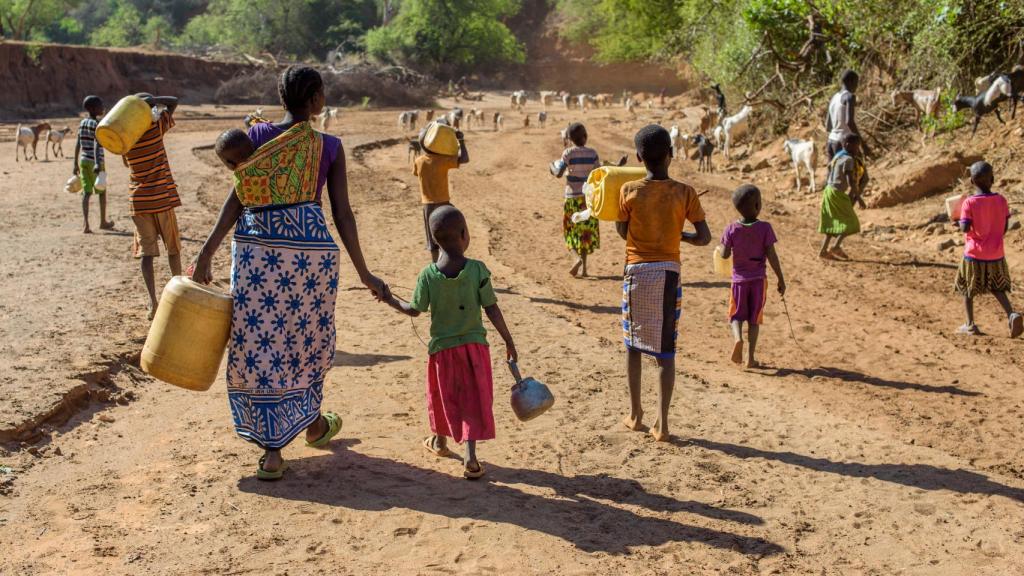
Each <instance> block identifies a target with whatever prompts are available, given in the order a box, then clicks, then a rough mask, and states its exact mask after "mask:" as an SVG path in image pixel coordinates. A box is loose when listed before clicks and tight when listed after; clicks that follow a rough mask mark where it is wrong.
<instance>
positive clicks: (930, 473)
mask: <svg viewBox="0 0 1024 576" xmlns="http://www.w3.org/2000/svg"><path fill="white" fill-rule="evenodd" d="M687 444H689V445H690V446H699V447H701V448H704V449H706V450H714V451H715V452H721V453H723V454H728V455H729V456H733V457H736V458H742V459H746V458H762V459H765V460H772V461H774V462H782V463H784V464H790V465H792V466H800V467H801V468H807V469H809V470H816V471H818V472H829V473H831V474H840V475H842V476H849V477H850V478H874V479H876V480H882V481H883V482H892V483H893V484H902V485H904V486H910V487H912V488H920V489H921V490H949V491H951V492H959V493H961V494H988V495H992V496H1005V497H1007V498H1010V499H1013V500H1016V501H1018V502H1024V490H1022V489H1020V488H1014V487H1012V486H1006V485H1004V484H1000V483H998V482H994V481H992V480H989V478H988V476H985V475H984V474H979V473H977V472H971V471H969V470H950V469H948V468H939V467H938V466H932V465H930V464H861V463H859V462H835V461H833V460H829V459H827V458H813V457H811V456H805V455H803V454H796V453H795V452H772V451H770V450H759V449H757V448H750V447H747V446H739V445H737V444H726V443H723V442H714V441H711V440H703V439H700V438H695V439H691V440H689V441H688V442H687Z"/></svg>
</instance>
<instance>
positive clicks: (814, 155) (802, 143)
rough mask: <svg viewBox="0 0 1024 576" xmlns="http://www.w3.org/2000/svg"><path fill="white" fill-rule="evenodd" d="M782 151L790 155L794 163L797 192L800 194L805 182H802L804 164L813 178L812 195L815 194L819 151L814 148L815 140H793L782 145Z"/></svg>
mask: <svg viewBox="0 0 1024 576" xmlns="http://www.w3.org/2000/svg"><path fill="white" fill-rule="evenodd" d="M782 150H783V152H786V153H788V154H789V158H790V160H791V161H792V162H793V171H794V172H796V191H797V194H799V193H800V188H801V185H802V184H803V182H802V181H801V180H800V165H801V164H803V166H804V168H806V169H807V173H808V174H810V178H811V194H814V192H815V190H816V188H817V187H816V186H815V185H814V171H815V170H816V169H817V168H818V149H817V148H816V147H815V146H814V140H801V139H799V138H791V139H788V140H786V141H785V142H783V143H782Z"/></svg>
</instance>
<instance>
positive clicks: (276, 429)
mask: <svg viewBox="0 0 1024 576" xmlns="http://www.w3.org/2000/svg"><path fill="white" fill-rule="evenodd" d="M339 256H340V254H339V251H338V246H337V245H336V244H335V243H334V239H333V238H331V234H330V232H329V231H328V230H327V224H326V222H325V220H324V214H323V211H322V209H321V208H320V205H319V204H315V203H303V204H293V205H288V206H271V207H267V208H258V209H252V208H247V209H245V211H244V212H243V213H242V216H241V217H240V218H239V219H238V223H237V225H236V226H235V237H234V241H233V242H232V246H231V295H232V297H233V298H234V312H233V314H232V318H231V340H230V341H229V343H228V367H227V383H228V400H229V402H230V405H231V414H232V416H233V418H234V421H235V431H236V432H237V433H238V435H239V436H241V437H242V438H245V439H246V440H249V441H251V442H254V443H256V444H258V445H259V446H261V447H263V448H264V449H271V450H273V449H278V448H282V447H284V446H286V445H287V444H288V443H289V442H291V441H292V440H293V439H294V438H295V437H296V436H297V435H298V434H299V433H300V432H302V431H303V430H304V429H305V428H306V427H307V426H309V425H310V424H312V423H313V422H315V421H316V419H317V418H318V417H319V416H320V401H321V399H322V398H323V383H324V377H325V376H326V374H327V371H328V370H330V368H331V366H332V365H333V364H334V345H335V328H334V303H335V299H336V297H337V294H338V265H339Z"/></svg>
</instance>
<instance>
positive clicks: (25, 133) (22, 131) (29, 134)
mask: <svg viewBox="0 0 1024 576" xmlns="http://www.w3.org/2000/svg"><path fill="white" fill-rule="evenodd" d="M49 129H50V125H49V124H48V123H46V122H40V123H39V124H36V125H35V126H22V125H21V124H18V129H17V130H16V131H15V132H14V133H15V135H16V136H15V145H14V161H15V162H17V161H18V149H19V148H20V149H21V151H22V154H23V155H24V156H25V161H26V162H28V147H29V144H31V145H32V159H33V160H39V155H38V154H36V145H37V144H39V135H40V134H42V133H43V130H49Z"/></svg>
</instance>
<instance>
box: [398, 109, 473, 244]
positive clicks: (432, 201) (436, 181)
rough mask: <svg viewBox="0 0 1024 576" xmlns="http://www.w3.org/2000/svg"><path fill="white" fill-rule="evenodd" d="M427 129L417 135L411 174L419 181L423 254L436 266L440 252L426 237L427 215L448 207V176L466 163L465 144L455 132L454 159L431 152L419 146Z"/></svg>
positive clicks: (428, 236)
mask: <svg viewBox="0 0 1024 576" xmlns="http://www.w3.org/2000/svg"><path fill="white" fill-rule="evenodd" d="M427 128H429V126H428V127H427ZM427 128H424V129H423V130H422V131H421V132H420V136H419V140H420V150H422V151H423V153H422V154H420V155H419V156H418V157H417V158H416V160H415V163H414V164H413V170H412V173H413V175H414V176H417V177H418V178H419V180H420V197H421V200H422V203H423V229H424V230H425V231H426V234H427V250H430V258H431V260H432V261H433V262H437V256H438V254H439V252H440V249H439V247H438V245H437V242H434V238H433V237H432V236H431V235H430V215H431V214H432V213H433V212H434V210H437V209H438V208H440V207H441V206H447V205H450V204H451V197H450V196H449V192H448V172H449V171H450V170H455V169H456V168H458V167H459V166H461V165H463V164H465V163H467V162H469V152H468V151H467V150H466V141H465V139H464V136H463V134H462V131H461V130H457V131H456V132H455V136H456V138H458V140H459V155H458V157H456V156H445V155H444V154H436V153H434V152H431V151H430V150H428V149H427V147H426V145H424V143H423V138H424V136H426V134H427Z"/></svg>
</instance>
